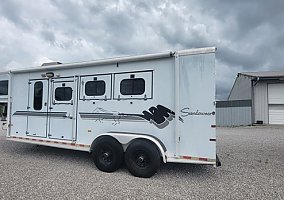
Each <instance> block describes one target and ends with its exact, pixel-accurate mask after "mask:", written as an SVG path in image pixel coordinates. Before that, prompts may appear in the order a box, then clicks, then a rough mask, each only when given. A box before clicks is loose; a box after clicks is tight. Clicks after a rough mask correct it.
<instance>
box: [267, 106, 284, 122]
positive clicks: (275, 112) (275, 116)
mask: <svg viewBox="0 0 284 200" xmlns="http://www.w3.org/2000/svg"><path fill="white" fill-rule="evenodd" d="M269 124H284V105H269Z"/></svg>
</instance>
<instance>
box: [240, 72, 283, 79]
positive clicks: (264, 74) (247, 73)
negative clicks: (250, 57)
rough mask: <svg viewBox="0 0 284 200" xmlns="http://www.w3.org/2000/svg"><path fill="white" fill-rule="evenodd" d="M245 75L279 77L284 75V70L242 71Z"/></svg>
mask: <svg viewBox="0 0 284 200" xmlns="http://www.w3.org/2000/svg"><path fill="white" fill-rule="evenodd" d="M239 74H242V75H244V76H250V77H256V78H257V77H259V78H278V77H284V71H266V72H241V73H239Z"/></svg>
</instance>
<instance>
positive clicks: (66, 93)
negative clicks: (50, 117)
mask: <svg viewBox="0 0 284 200" xmlns="http://www.w3.org/2000/svg"><path fill="white" fill-rule="evenodd" d="M71 99H72V88H71V87H58V88H56V89H55V100H56V101H70V100H71Z"/></svg>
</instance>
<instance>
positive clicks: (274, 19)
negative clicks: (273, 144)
mask: <svg viewBox="0 0 284 200" xmlns="http://www.w3.org/2000/svg"><path fill="white" fill-rule="evenodd" d="M283 9H284V1H282V0H272V1H265V0H250V1H246V0H239V1H232V0H228V1H223V0H205V1H198V0H188V1H186V0H178V1H168V0H166V1H162V0H158V1H151V0H134V1H130V0H125V1H119V0H108V1H93V0H85V1H82V0H70V1H60V0H41V1H35V2H33V3H32V4H31V3H30V4H27V3H26V1H23V0H18V1H15V0H9V1H8V0H5V1H3V2H1V4H0V28H1V32H0V65H1V66H2V68H3V69H10V68H13V67H30V66H33V65H39V64H41V63H40V62H42V61H43V60H57V61H61V62H75V61H80V60H93V59H98V58H104V57H112V56H120V55H130V54H143V53H154V52H161V51H167V50H176V49H186V48H193V47H204V46H216V47H218V52H217V62H216V63H217V66H216V67H217V74H218V75H217V98H218V99H225V98H226V97H227V95H228V93H229V90H230V88H231V86H232V84H233V81H234V78H235V76H236V73H237V72H240V71H258V70H281V69H282V67H283V59H282V57H283V54H284V39H283V38H284V37H283V35H284V26H282V24H283V21H284V13H283Z"/></svg>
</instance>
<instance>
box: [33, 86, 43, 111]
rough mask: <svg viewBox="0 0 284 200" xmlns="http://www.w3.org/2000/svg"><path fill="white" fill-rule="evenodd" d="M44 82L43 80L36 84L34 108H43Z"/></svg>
mask: <svg viewBox="0 0 284 200" xmlns="http://www.w3.org/2000/svg"><path fill="white" fill-rule="evenodd" d="M42 95H43V84H42V82H41V81H38V82H35V84H34V110H41V109H42Z"/></svg>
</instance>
